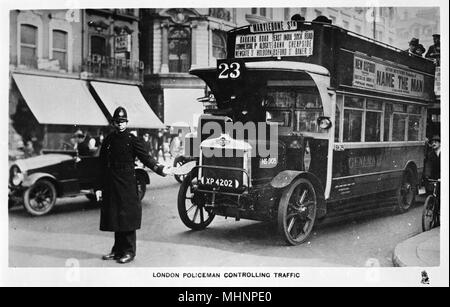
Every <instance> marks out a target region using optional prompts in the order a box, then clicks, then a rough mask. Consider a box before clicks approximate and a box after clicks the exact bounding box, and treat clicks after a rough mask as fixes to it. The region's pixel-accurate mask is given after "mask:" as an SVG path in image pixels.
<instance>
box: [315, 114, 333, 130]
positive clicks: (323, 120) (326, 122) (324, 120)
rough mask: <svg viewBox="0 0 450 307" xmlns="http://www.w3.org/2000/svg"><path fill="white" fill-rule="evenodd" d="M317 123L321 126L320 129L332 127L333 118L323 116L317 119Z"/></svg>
mask: <svg viewBox="0 0 450 307" xmlns="http://www.w3.org/2000/svg"><path fill="white" fill-rule="evenodd" d="M317 125H318V126H319V127H320V129H330V128H331V120H330V118H329V117H325V116H321V117H319V118H318V119H317Z"/></svg>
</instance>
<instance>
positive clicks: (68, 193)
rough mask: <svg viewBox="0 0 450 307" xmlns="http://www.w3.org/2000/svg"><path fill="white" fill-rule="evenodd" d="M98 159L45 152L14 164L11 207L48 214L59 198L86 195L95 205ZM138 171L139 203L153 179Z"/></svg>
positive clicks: (10, 181)
mask: <svg viewBox="0 0 450 307" xmlns="http://www.w3.org/2000/svg"><path fill="white" fill-rule="evenodd" d="M98 159H99V158H98V157H95V156H79V155H78V154H77V152H76V151H55V150H52V151H44V154H43V155H39V156H35V157H31V158H27V159H19V160H17V161H14V163H13V164H12V165H11V166H10V169H9V182H8V186H9V195H8V197H9V199H8V206H9V207H12V206H14V205H17V204H23V206H24V207H25V209H26V210H27V212H28V213H30V214H31V215H33V216H41V215H45V214H47V213H49V212H50V211H51V210H52V209H53V207H54V206H55V203H56V200H57V198H62V197H75V196H79V195H86V197H87V198H88V199H90V200H91V201H95V200H96V197H95V188H97V187H98V186H99V183H100V163H99V161H98ZM135 171H136V183H137V187H136V192H137V193H138V195H139V200H142V198H144V195H145V191H146V188H147V185H148V184H150V177H149V175H148V174H147V172H146V171H145V170H144V169H143V168H140V167H136V168H135Z"/></svg>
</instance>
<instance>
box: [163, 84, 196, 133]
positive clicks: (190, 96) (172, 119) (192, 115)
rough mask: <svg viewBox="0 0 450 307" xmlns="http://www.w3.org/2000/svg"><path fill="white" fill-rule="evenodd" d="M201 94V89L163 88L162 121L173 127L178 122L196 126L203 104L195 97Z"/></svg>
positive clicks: (177, 124)
mask: <svg viewBox="0 0 450 307" xmlns="http://www.w3.org/2000/svg"><path fill="white" fill-rule="evenodd" d="M203 96H205V90H203V89H164V123H165V124H166V125H167V126H175V127H177V126H179V125H181V124H180V123H186V124H187V125H189V126H197V121H198V117H199V116H200V115H201V114H202V113H203V104H202V103H201V102H198V101H197V98H200V97H203Z"/></svg>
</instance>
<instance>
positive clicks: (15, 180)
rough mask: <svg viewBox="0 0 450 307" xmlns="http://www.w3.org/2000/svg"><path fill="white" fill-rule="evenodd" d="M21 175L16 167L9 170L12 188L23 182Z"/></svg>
mask: <svg viewBox="0 0 450 307" xmlns="http://www.w3.org/2000/svg"><path fill="white" fill-rule="evenodd" d="M23 178H24V176H23V173H22V172H21V171H20V169H19V168H18V167H17V166H13V167H12V168H11V183H12V184H13V185H14V186H18V185H20V184H21V183H22V181H23Z"/></svg>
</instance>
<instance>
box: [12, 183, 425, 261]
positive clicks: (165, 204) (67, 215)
mask: <svg viewBox="0 0 450 307" xmlns="http://www.w3.org/2000/svg"><path fill="white" fill-rule="evenodd" d="M151 181H152V183H151V186H148V187H147V193H146V196H145V198H144V200H143V220H142V225H143V226H142V229H141V230H140V231H138V246H137V257H136V260H135V261H134V262H133V263H131V264H128V265H127V266H129V267H178V266H191V267H192V266H197V267H202V266H252V267H254V266H280V267H293V266H314V267H318V266H328V267H329V266H350V267H364V266H374V265H380V266H383V267H390V266H393V263H392V253H393V251H394V248H395V246H396V245H397V244H398V243H400V242H402V241H403V240H405V239H407V238H409V237H411V236H413V235H415V234H418V233H420V232H421V213H422V208H421V205H422V203H423V199H421V198H419V201H418V203H417V205H416V206H415V207H414V208H411V209H410V211H408V212H407V213H405V214H397V213H393V212H392V211H389V210H386V211H385V212H383V213H381V214H377V215H376V216H368V217H363V218H358V219H356V220H354V219H352V220H347V221H344V222H339V223H334V224H329V225H322V226H319V227H317V228H316V229H315V231H314V234H313V235H312V236H311V239H310V242H308V243H305V244H303V245H300V246H287V245H286V244H285V243H284V241H283V240H282V239H281V238H280V237H279V236H278V234H277V230H276V225H275V223H262V222H254V221H247V220H241V221H239V222H236V221H235V220H234V219H231V218H229V219H225V218H224V217H216V218H215V220H214V221H213V222H212V224H211V225H210V226H209V227H208V228H207V229H206V230H204V231H200V232H195V231H191V230H189V229H188V228H186V227H185V226H184V225H183V224H182V222H181V220H180V219H179V217H178V212H177V203H176V199H177V194H178V188H179V184H178V183H177V182H176V181H175V179H174V178H173V177H165V178H162V177H159V176H157V175H155V174H151ZM99 216H100V212H99V205H96V204H92V203H90V202H89V201H88V200H87V199H86V198H85V197H77V198H67V199H63V200H58V202H57V205H56V207H55V208H54V211H53V212H51V213H50V214H49V215H47V216H43V217H31V216H29V215H28V214H27V213H26V212H25V210H24V209H23V208H22V207H17V208H13V209H12V210H11V211H10V212H9V265H10V267H64V266H66V265H67V262H68V261H74V260H75V261H77V262H78V263H79V265H80V266H81V267H105V266H111V267H118V266H121V267H122V266H123V265H119V264H117V263H115V262H114V261H102V260H101V259H100V258H101V255H102V254H104V253H107V252H109V250H110V248H111V246H112V244H113V234H112V233H105V232H100V231H99V230H98V227H99V219H100V217H99Z"/></svg>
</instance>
